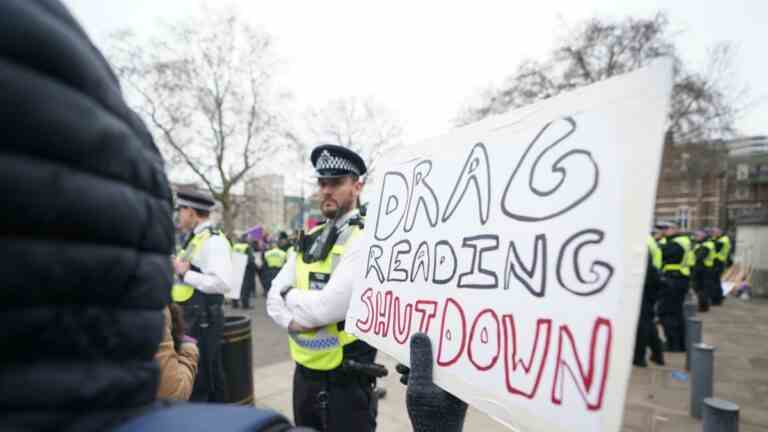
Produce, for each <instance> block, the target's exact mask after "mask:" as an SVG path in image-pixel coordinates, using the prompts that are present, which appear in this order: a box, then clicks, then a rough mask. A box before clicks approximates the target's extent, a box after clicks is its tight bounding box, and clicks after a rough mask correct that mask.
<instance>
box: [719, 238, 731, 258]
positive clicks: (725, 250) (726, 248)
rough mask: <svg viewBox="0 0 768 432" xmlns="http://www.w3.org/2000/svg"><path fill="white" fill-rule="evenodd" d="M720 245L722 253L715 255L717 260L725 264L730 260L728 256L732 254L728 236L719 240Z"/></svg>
mask: <svg viewBox="0 0 768 432" xmlns="http://www.w3.org/2000/svg"><path fill="white" fill-rule="evenodd" d="M717 242H718V243H721V244H722V247H721V248H720V252H718V253H717V254H716V255H715V260H716V261H719V262H721V263H724V262H726V261H727V260H728V255H729V254H730V253H731V239H730V237H728V236H727V235H724V236H722V237H720V238H719V239H717Z"/></svg>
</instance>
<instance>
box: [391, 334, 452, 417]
mask: <svg viewBox="0 0 768 432" xmlns="http://www.w3.org/2000/svg"><path fill="white" fill-rule="evenodd" d="M396 370H397V371H398V372H399V373H401V374H403V376H402V377H401V378H400V381H401V382H402V383H403V384H407V385H408V390H406V393H405V398H406V407H407V408H408V416H409V417H410V418H411V424H412V425H413V430H414V431H415V432H460V431H461V430H462V429H463V428H464V418H465V417H466V415H467V404H466V403H465V402H464V401H462V400H461V399H459V398H457V397H456V396H454V395H452V394H450V393H448V392H447V391H445V390H443V389H441V388H440V387H438V386H437V385H435V383H433V382H432V343H431V341H430V340H429V336H427V335H426V334H424V333H415V334H414V335H413V336H411V369H410V370H409V369H408V368H407V367H406V366H404V365H401V364H399V365H397V367H396Z"/></svg>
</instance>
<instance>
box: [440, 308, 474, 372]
mask: <svg viewBox="0 0 768 432" xmlns="http://www.w3.org/2000/svg"><path fill="white" fill-rule="evenodd" d="M449 306H453V307H452V308H450V309H451V310H453V311H454V314H453V316H452V318H454V319H451V320H447V319H446V318H447V317H448V314H449V312H450V310H449ZM446 321H448V325H449V326H450V327H449V328H446ZM457 321H458V322H460V325H459V326H458V327H457V326H456V324H457V323H458V322H457ZM466 328H467V319H466V318H465V317H464V310H463V309H462V308H461V305H460V304H459V302H457V301H456V300H454V299H452V298H450V297H449V298H448V299H447V300H446V301H445V306H444V307H443V318H442V323H441V324H440V341H439V342H438V346H437V364H438V365H440V366H450V365H452V364H454V363H456V362H457V361H458V360H459V357H461V354H462V353H463V352H464V346H465V345H466V343H467V334H466V333H467V331H466ZM451 329H453V331H451ZM458 331H461V343H459V342H458V337H457V336H456V335H454V332H458ZM448 350H450V351H453V353H452V354H446V352H447V351H448ZM445 356H449V357H448V358H445Z"/></svg>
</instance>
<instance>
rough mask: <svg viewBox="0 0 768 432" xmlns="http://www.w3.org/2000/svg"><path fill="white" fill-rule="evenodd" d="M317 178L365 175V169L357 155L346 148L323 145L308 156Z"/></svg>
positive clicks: (361, 159)
mask: <svg viewBox="0 0 768 432" xmlns="http://www.w3.org/2000/svg"><path fill="white" fill-rule="evenodd" d="M310 159H311V160H312V164H313V165H314V166H315V171H317V175H318V177H321V178H322V177H342V176H349V175H354V176H357V177H360V176H362V175H365V173H366V172H367V167H366V166H365V162H364V161H363V158H361V157H360V155H359V154H357V153H356V152H354V151H353V150H350V149H348V148H346V147H342V146H339V145H334V144H323V145H319V146H317V147H315V149H314V150H312V154H311V156H310Z"/></svg>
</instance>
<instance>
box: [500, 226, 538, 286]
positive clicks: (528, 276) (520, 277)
mask: <svg viewBox="0 0 768 432" xmlns="http://www.w3.org/2000/svg"><path fill="white" fill-rule="evenodd" d="M513 257H514V262H513V261H512V258H513ZM539 263H540V264H539ZM505 267H506V268H505V271H504V289H509V283H510V282H511V279H512V278H511V276H514V277H515V279H516V280H517V281H518V282H520V283H521V284H523V286H524V287H525V289H527V290H528V292H530V293H531V294H533V295H534V296H536V297H544V294H545V292H546V290H547V237H546V236H545V235H544V234H538V235H536V239H535V241H534V244H533V259H532V262H531V266H530V267H526V265H525V263H524V262H523V260H522V259H521V258H520V254H519V253H518V252H517V246H516V245H515V242H514V241H511V242H509V249H508V250H507V260H506V262H505ZM518 270H522V274H521V273H520V272H519V271H518ZM537 275H538V277H536V276H537ZM534 279H536V280H534Z"/></svg>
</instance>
